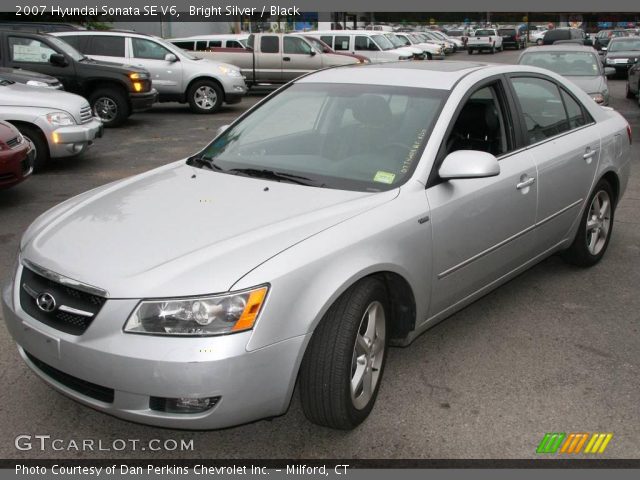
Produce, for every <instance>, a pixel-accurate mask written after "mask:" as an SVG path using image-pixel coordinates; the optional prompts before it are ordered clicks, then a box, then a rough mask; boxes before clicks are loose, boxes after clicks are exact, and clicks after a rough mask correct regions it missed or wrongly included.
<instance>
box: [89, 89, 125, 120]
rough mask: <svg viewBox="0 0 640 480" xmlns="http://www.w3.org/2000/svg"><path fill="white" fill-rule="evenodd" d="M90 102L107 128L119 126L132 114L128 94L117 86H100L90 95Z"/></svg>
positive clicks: (94, 112) (95, 113)
mask: <svg viewBox="0 0 640 480" xmlns="http://www.w3.org/2000/svg"><path fill="white" fill-rule="evenodd" d="M89 104H90V105H91V111H92V112H93V114H94V115H95V116H96V117H99V118H100V120H102V123H103V125H104V126H105V128H113V127H119V126H120V125H122V124H123V123H124V122H125V121H126V120H127V118H129V115H131V108H130V107H129V102H128V101H127V97H126V95H125V94H124V93H123V92H122V90H119V89H117V88H99V89H98V90H96V91H95V92H92V93H91V94H90V95H89Z"/></svg>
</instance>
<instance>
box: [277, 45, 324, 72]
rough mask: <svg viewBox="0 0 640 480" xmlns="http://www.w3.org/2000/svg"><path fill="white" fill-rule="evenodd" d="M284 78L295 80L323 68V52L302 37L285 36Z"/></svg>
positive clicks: (283, 54)
mask: <svg viewBox="0 0 640 480" xmlns="http://www.w3.org/2000/svg"><path fill="white" fill-rule="evenodd" d="M282 67H283V71H282V79H283V80H284V81H287V82H288V81H289V80H293V79H294V78H298V77H299V76H300V75H304V74H305V73H309V72H313V71H315V70H319V69H321V68H322V54H321V53H319V52H317V51H316V50H315V49H314V48H312V47H311V45H309V44H308V43H307V42H306V40H304V39H302V38H300V37H284V38H283V41H282Z"/></svg>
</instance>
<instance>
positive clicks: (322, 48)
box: [304, 37, 332, 53]
mask: <svg viewBox="0 0 640 480" xmlns="http://www.w3.org/2000/svg"><path fill="white" fill-rule="evenodd" d="M304 39H305V40H306V41H307V42H309V43H310V44H311V46H312V47H313V48H314V49H316V50H317V51H318V52H319V53H331V52H332V50H331V47H329V45H327V44H326V43H324V42H323V41H322V40H318V39H317V38H315V37H304Z"/></svg>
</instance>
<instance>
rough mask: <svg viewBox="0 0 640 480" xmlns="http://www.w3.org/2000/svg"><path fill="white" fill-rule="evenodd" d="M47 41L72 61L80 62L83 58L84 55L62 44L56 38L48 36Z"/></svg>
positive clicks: (65, 43) (62, 42) (64, 43)
mask: <svg viewBox="0 0 640 480" xmlns="http://www.w3.org/2000/svg"><path fill="white" fill-rule="evenodd" d="M47 39H48V40H49V41H50V42H51V43H52V44H53V45H55V46H56V47H58V48H59V49H60V50H62V52H64V53H65V54H67V55H68V56H70V57H71V58H72V59H73V60H74V61H76V62H79V61H80V60H82V59H83V58H85V56H84V55H82V54H81V53H80V52H79V51H78V50H76V49H75V48H73V47H72V46H71V45H69V44H68V43H67V42H64V41H62V40H60V39H59V38H58V37H52V36H49V37H47Z"/></svg>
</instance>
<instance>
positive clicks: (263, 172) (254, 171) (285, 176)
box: [228, 168, 324, 187]
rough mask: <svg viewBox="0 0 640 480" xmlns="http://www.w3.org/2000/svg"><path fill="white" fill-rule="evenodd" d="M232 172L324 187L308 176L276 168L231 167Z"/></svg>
mask: <svg viewBox="0 0 640 480" xmlns="http://www.w3.org/2000/svg"><path fill="white" fill-rule="evenodd" d="M228 171H229V172H231V173H236V174H238V175H246V176H247V177H256V178H265V179H267V180H276V181H278V182H280V181H283V180H284V181H285V182H291V183H297V184H298V185H307V186H313V187H323V186H324V183H323V184H320V183H319V182H316V181H315V180H312V179H310V178H307V177H303V176H301V175H294V174H292V173H284V172H276V171H274V170H269V169H266V168H265V169H258V168H231V169H229V170H228Z"/></svg>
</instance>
